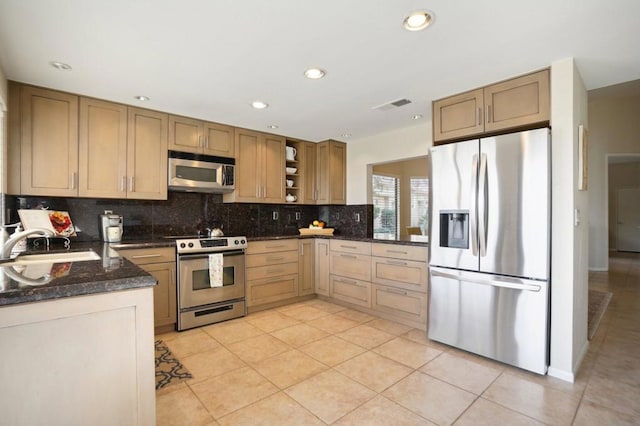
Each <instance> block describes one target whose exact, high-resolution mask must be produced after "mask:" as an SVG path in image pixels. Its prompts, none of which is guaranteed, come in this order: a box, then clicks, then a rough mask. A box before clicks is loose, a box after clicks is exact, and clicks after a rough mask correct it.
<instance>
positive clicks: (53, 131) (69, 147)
mask: <svg viewBox="0 0 640 426" xmlns="http://www.w3.org/2000/svg"><path fill="white" fill-rule="evenodd" d="M20 101H21V110H22V111H21V112H22V114H21V116H22V117H21V119H22V123H21V183H20V185H21V188H20V190H21V193H22V194H23V195H50V196H58V197H70V196H76V195H78V97H77V96H73V95H69V94H67V93H60V92H55V91H53V90H45V89H40V88H37V87H30V86H23V87H22V95H21V100H20Z"/></svg>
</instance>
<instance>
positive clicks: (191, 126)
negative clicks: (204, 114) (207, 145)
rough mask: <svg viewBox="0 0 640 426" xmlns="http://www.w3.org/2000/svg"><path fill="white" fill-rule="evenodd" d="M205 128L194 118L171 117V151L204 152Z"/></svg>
mask: <svg viewBox="0 0 640 426" xmlns="http://www.w3.org/2000/svg"><path fill="white" fill-rule="evenodd" d="M202 129H203V126H202V122H201V121H199V120H194V119H193V118H187V117H179V116H176V115H170V116H169V149H171V150H174V151H183V152H192V153H195V154H198V153H201V152H202V149H203V148H202V147H203V146H204V142H203V130H202Z"/></svg>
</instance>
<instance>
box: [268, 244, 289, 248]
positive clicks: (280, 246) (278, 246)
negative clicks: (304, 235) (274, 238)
mask: <svg viewBox="0 0 640 426" xmlns="http://www.w3.org/2000/svg"><path fill="white" fill-rule="evenodd" d="M283 247H285V246H284V245H282V244H280V245H277V246H265V248H268V249H277V248H283Z"/></svg>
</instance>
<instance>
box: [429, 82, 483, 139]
mask: <svg viewBox="0 0 640 426" xmlns="http://www.w3.org/2000/svg"><path fill="white" fill-rule="evenodd" d="M482 111H483V90H482V89H477V90H472V91H470V92H465V93H461V94H459V95H455V96H451V97H448V98H445V99H440V100H438V101H434V102H433V141H434V142H438V141H441V140H446V139H456V138H463V137H465V136H472V135H477V134H480V133H482V132H483V131H484V124H483V118H482Z"/></svg>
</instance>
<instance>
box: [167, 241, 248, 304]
mask: <svg viewBox="0 0 640 426" xmlns="http://www.w3.org/2000/svg"><path fill="white" fill-rule="evenodd" d="M222 255H223V272H222V286H220V287H211V284H210V281H209V254H192V255H179V256H178V287H179V289H178V292H179V295H178V296H179V305H180V309H181V310H182V309H187V308H193V307H196V306H203V305H210V304H213V303H219V302H226V301H229V300H234V299H242V298H244V294H245V288H244V251H242V250H239V251H227V252H223V253H222Z"/></svg>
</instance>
